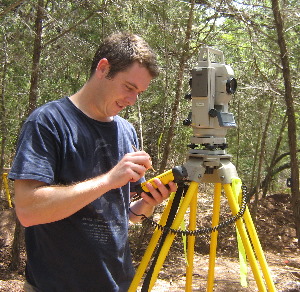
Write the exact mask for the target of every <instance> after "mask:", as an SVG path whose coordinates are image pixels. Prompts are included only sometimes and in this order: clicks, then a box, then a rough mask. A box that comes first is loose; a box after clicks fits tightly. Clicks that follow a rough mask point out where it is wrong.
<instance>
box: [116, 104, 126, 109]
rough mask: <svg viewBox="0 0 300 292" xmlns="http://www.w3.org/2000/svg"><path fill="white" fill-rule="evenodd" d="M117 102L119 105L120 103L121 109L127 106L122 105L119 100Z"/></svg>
mask: <svg viewBox="0 0 300 292" xmlns="http://www.w3.org/2000/svg"><path fill="white" fill-rule="evenodd" d="M116 103H117V105H118V106H119V107H120V108H121V109H123V108H125V107H126V106H125V105H122V104H120V103H119V102H116Z"/></svg>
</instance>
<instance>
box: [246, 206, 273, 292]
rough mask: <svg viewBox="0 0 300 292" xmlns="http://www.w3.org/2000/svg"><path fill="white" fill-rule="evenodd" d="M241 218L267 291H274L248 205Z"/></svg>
mask: <svg viewBox="0 0 300 292" xmlns="http://www.w3.org/2000/svg"><path fill="white" fill-rule="evenodd" d="M243 218H244V221H245V225H246V226H247V230H248V233H249V236H250V238H251V242H252V244H253V247H254V250H255V253H256V256H257V259H258V261H259V263H260V267H261V270H262V273H263V275H264V278H265V281H266V285H267V287H268V291H270V292H275V291H276V288H275V285H274V282H273V280H272V278H271V275H270V271H269V268H268V264H267V261H266V258H265V256H264V253H263V250H262V247H261V245H260V242H259V239H258V236H257V233H256V229H255V226H254V224H253V221H252V218H251V215H250V212H249V209H248V207H247V209H246V211H245V213H244V216H243Z"/></svg>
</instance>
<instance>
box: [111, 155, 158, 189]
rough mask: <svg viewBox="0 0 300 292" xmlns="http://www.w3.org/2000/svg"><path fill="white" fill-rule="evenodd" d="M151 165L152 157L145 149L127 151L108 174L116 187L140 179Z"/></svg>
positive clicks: (113, 186) (112, 184)
mask: <svg viewBox="0 0 300 292" xmlns="http://www.w3.org/2000/svg"><path fill="white" fill-rule="evenodd" d="M151 166H152V162H151V158H150V156H149V154H147V153H146V152H145V151H138V152H132V153H127V154H126V155H125V156H124V157H123V158H122V159H121V161H120V162H119V163H118V164H117V165H116V166H115V167H114V168H112V169H111V170H110V171H109V172H108V173H107V174H106V175H107V178H108V180H109V184H110V185H111V186H112V189H114V188H119V187H122V186H124V185H126V184H127V183H128V182H136V181H138V180H139V179H140V178H142V177H143V176H144V175H145V172H146V171H147V170H148V169H149V168H151Z"/></svg>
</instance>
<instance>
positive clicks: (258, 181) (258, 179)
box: [253, 99, 274, 220]
mask: <svg viewBox="0 0 300 292" xmlns="http://www.w3.org/2000/svg"><path fill="white" fill-rule="evenodd" d="M273 109H274V100H273V99H272V100H271V103H270V107H269V112H268V117H267V121H266V124H265V129H264V131H263V133H262V137H261V143H260V156H259V160H258V169H257V177H256V185H255V192H254V194H255V200H254V206H253V218H254V220H255V218H256V211H257V205H258V199H259V190H260V184H261V172H262V167H263V162H264V156H265V150H266V139H267V135H268V129H269V126H270V122H271V117H272V113H273Z"/></svg>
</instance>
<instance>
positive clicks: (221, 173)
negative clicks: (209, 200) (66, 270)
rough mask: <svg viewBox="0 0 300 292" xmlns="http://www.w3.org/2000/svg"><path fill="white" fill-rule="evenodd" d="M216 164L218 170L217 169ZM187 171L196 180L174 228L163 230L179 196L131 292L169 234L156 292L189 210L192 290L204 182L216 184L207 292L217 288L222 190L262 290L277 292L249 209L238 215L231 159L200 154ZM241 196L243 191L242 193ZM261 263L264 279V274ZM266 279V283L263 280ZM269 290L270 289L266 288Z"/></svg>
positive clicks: (158, 230) (189, 279)
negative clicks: (167, 257) (200, 193)
mask: <svg viewBox="0 0 300 292" xmlns="http://www.w3.org/2000/svg"><path fill="white" fill-rule="evenodd" d="M215 158H217V159H215ZM199 162H200V163H199ZM197 165H198V166H197ZM216 165H217V166H218V167H215V166H216ZM184 168H185V169H186V170H187V173H188V177H189V178H191V177H192V178H193V179H192V180H191V182H190V185H189V187H188V189H187V191H186V193H185V195H184V196H183V197H182V199H181V203H180V205H179V208H178V210H177V213H176V216H175V217H174V220H173V222H172V224H171V227H170V228H169V230H168V231H169V232H167V234H166V233H164V232H163V228H162V227H161V226H165V225H166V222H167V218H168V215H169V213H170V210H171V207H172V204H173V201H174V199H175V196H176V195H175V196H171V197H170V199H169V201H168V204H167V206H166V208H165V210H164V212H163V214H162V216H161V219H160V222H159V224H158V227H157V228H156V229H155V231H154V234H153V236H152V238H151V241H150V243H149V245H148V248H147V249H146V252H145V254H144V256H143V258H142V261H141V263H140V265H139V267H138V269H137V271H136V274H135V277H134V279H133V281H132V283H131V286H130V288H129V290H128V291H129V292H135V291H137V288H138V285H139V283H140V280H141V278H142V277H143V275H144V273H145V270H146V268H147V266H148V264H149V262H150V260H151V257H152V254H153V252H154V250H155V248H156V246H157V244H158V242H159V240H160V238H161V236H162V235H166V236H165V239H164V241H163V244H162V247H161V250H160V252H159V254H158V257H157V258H156V261H155V266H154V268H153V270H152V275H151V279H150V281H149V285H148V287H147V291H151V290H152V288H153V286H154V284H155V281H156V279H157V277H158V274H159V271H160V269H161V267H162V265H163V263H164V261H165V258H166V256H167V254H168V252H169V250H170V248H171V245H172V242H173V240H174V238H175V236H176V232H175V230H178V229H179V227H180V225H181V223H182V221H183V218H184V215H185V213H186V211H187V209H188V207H189V208H190V214H189V233H188V247H187V261H188V265H187V268H186V286H185V291H192V275H193V258H194V245H195V234H196V214H197V193H198V186H199V183H200V182H213V183H214V186H215V190H214V206H213V216H212V232H211V242H210V255H209V270H208V279H207V291H208V292H211V291H213V286H214V268H215V259H216V248H217V237H218V230H217V229H215V228H214V227H216V226H217V225H218V224H219V211H220V197H221V191H222V187H223V189H224V192H225V194H226V197H227V200H228V203H229V207H230V209H231V212H232V214H233V216H234V217H235V216H236V217H235V219H236V220H235V223H236V227H237V230H238V232H239V235H240V237H241V240H242V244H243V246H244V249H245V252H246V255H247V257H248V260H249V264H250V266H251V269H252V272H253V276H254V279H255V281H256V284H257V287H258V289H259V291H272V292H273V291H276V289H275V286H274V283H273V281H272V278H271V276H270V272H269V269H268V265H267V262H266V259H265V257H264V254H263V251H262V248H261V245H260V242H259V239H258V236H257V233H256V230H255V227H254V224H253V222H252V219H251V215H250V213H249V210H248V207H247V206H245V210H244V212H243V214H242V215H241V216H240V217H239V216H238V214H239V213H240V205H239V202H238V197H237V196H236V194H235V192H236V191H235V190H234V189H233V187H232V181H233V180H234V179H235V178H237V175H236V171H235V167H234V166H233V164H232V163H231V162H230V161H229V156H224V157H223V156H221V159H220V157H219V155H217V157H210V156H209V157H207V155H203V156H201V155H200V157H199V155H197V157H196V158H195V157H192V158H190V159H189V160H188V161H187V163H186V164H185V165H184ZM207 170H210V171H207ZM169 175H170V171H168V172H166V173H165V174H163V175H161V178H162V180H164V179H165V177H166V176H169ZM150 181H151V180H150ZM216 181H217V182H216ZM221 181H222V182H221ZM238 193H240V192H239V191H238ZM176 194H177V193H176ZM234 217H233V218H234ZM259 264H260V268H261V271H262V274H263V276H262V275H261V271H260V269H259ZM263 277H264V280H265V281H264V280H263ZM266 287H267V289H268V290H267V289H266ZM144 291H146V290H144Z"/></svg>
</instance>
